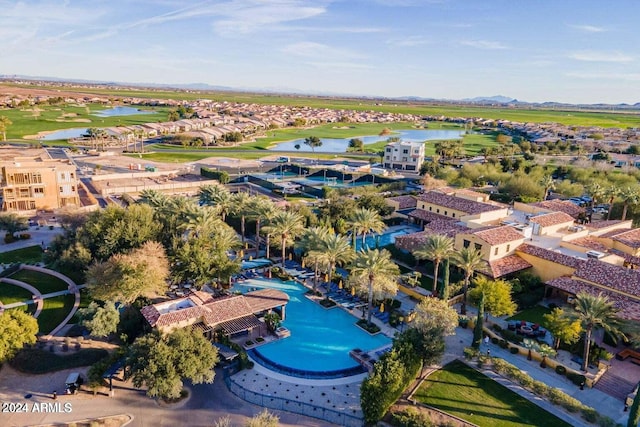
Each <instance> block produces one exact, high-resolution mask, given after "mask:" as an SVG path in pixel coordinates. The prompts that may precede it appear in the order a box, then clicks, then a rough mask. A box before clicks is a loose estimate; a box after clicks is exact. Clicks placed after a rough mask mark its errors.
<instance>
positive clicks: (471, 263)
mask: <svg viewBox="0 0 640 427" xmlns="http://www.w3.org/2000/svg"><path fill="white" fill-rule="evenodd" d="M483 262H484V261H483V259H482V254H481V253H480V251H478V250H477V249H476V248H471V247H468V248H462V249H460V250H459V251H458V252H456V253H455V254H453V263H454V264H455V265H456V266H458V267H459V268H460V269H462V271H464V285H463V287H462V291H463V296H462V307H461V308H460V312H461V313H462V314H467V291H468V290H469V280H470V279H471V276H473V273H474V272H475V271H476V270H477V269H478V268H480V267H481V266H482V264H483Z"/></svg>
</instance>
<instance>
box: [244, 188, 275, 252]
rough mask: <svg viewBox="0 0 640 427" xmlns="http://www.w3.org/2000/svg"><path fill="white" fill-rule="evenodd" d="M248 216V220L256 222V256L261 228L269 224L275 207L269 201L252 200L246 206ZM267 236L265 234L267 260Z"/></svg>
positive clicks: (261, 198)
mask: <svg viewBox="0 0 640 427" xmlns="http://www.w3.org/2000/svg"><path fill="white" fill-rule="evenodd" d="M248 209H249V215H248V218H250V219H253V220H255V222H256V255H257V254H258V252H259V251H260V238H261V237H260V236H261V228H262V225H263V224H265V223H266V224H269V222H270V221H271V220H272V219H273V217H274V216H275V215H276V213H277V211H276V207H275V205H274V204H273V202H272V201H271V199H266V198H263V197H257V198H253V200H252V201H251V203H250V204H249V206H248ZM269 236H270V234H267V236H266V237H267V241H266V247H267V248H266V249H267V258H269Z"/></svg>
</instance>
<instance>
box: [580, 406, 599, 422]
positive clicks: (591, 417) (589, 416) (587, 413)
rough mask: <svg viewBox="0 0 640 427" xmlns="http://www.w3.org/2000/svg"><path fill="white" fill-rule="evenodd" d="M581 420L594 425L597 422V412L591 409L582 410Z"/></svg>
mask: <svg viewBox="0 0 640 427" xmlns="http://www.w3.org/2000/svg"><path fill="white" fill-rule="evenodd" d="M581 412H582V418H584V419H585V420H587V421H588V422H590V423H595V422H596V421H597V420H598V416H599V414H598V412H597V411H596V410H595V409H593V408H582V410H581Z"/></svg>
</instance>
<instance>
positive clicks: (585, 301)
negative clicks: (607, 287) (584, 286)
mask: <svg viewBox="0 0 640 427" xmlns="http://www.w3.org/2000/svg"><path fill="white" fill-rule="evenodd" d="M617 312H618V311H617V309H616V308H615V307H614V306H613V302H611V301H609V299H608V298H607V297H606V296H604V295H602V294H598V295H597V296H596V295H591V294H587V293H584V292H580V293H579V294H578V295H576V298H575V302H574V306H573V310H572V312H571V317H572V318H574V319H577V320H579V321H580V323H581V324H582V329H583V330H584V353H583V355H582V359H583V360H582V370H583V371H586V370H587V366H588V365H589V345H590V343H591V333H592V332H593V331H594V330H595V329H604V330H605V331H606V332H608V333H609V334H610V335H613V336H614V337H624V334H623V333H622V331H621V330H620V329H619V325H620V323H619V321H618V318H617V317H616V314H617Z"/></svg>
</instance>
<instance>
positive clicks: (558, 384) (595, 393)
mask: <svg viewBox="0 0 640 427" xmlns="http://www.w3.org/2000/svg"><path fill="white" fill-rule="evenodd" d="M472 338H473V331H472V330H471V329H462V328H456V334H455V335H452V336H449V337H447V339H446V349H445V355H444V357H443V360H442V364H443V365H445V364H447V363H449V362H451V361H453V360H455V359H460V358H462V357H463V350H464V348H465V347H468V346H470V345H471V341H472ZM487 349H489V350H490V352H491V356H492V357H499V358H501V359H504V360H505V361H507V362H509V363H511V364H512V365H514V366H516V367H518V368H519V369H521V370H522V371H524V372H526V373H527V374H528V375H529V376H531V377H532V378H533V379H535V380H537V381H541V382H543V383H545V384H547V385H548V386H551V387H554V388H557V389H559V390H562V391H563V392H565V393H566V394H568V395H569V396H571V397H573V398H575V399H577V400H579V401H580V402H582V403H584V404H585V405H587V406H590V407H592V408H594V409H596V410H597V411H598V412H599V413H601V414H603V415H607V416H608V417H610V418H611V419H613V420H614V421H615V422H616V423H619V424H623V425H626V424H627V418H628V412H624V403H623V402H621V401H619V400H617V399H615V398H614V397H612V396H609V395H608V394H605V393H603V392H601V391H599V390H596V389H592V388H588V387H585V389H584V390H580V388H579V387H578V386H576V385H575V384H573V383H572V382H570V381H569V380H568V379H567V378H566V377H564V376H560V375H558V374H556V373H555V371H554V370H552V369H549V368H547V369H544V368H541V367H540V364H539V362H536V361H532V360H531V361H530V360H527V358H526V357H524V356H521V355H514V354H511V352H509V351H508V350H506V349H503V348H501V347H500V346H498V345H496V344H492V343H489V344H484V343H483V344H482V346H481V351H482V352H483V353H485V354H486V352H487ZM484 373H485V374H486V372H484ZM494 375H495V374H494ZM489 376H491V377H492V378H493V376H492V375H489ZM500 378H502V377H500ZM503 380H504V379H503ZM499 382H501V383H502V382H503V381H502V380H501V381H499ZM508 382H509V383H510V384H511V386H509V388H510V389H512V390H513V391H516V392H518V394H520V395H522V396H524V397H526V398H527V399H528V400H531V401H532V402H534V403H536V404H539V406H542V407H543V408H544V409H546V410H548V411H549V412H552V413H554V414H556V415H558V414H559V413H560V414H563V416H562V417H561V418H565V417H566V415H567V414H568V413H567V412H565V411H564V410H563V409H561V407H560V406H556V405H552V404H550V403H547V402H546V401H542V400H541V399H540V398H538V397H536V396H534V395H532V394H531V393H529V392H528V391H526V390H524V389H522V387H520V386H519V385H516V384H513V383H511V382H510V381H508ZM518 389H520V390H521V391H522V392H524V393H525V394H523V393H522V392H519V391H518ZM540 403H544V405H540ZM545 405H550V407H547V406H545ZM550 409H553V410H550ZM568 415H569V416H570V417H573V418H571V424H573V425H582V424H580V423H583V422H584V421H583V420H582V418H581V417H580V414H568ZM584 425H589V424H588V423H585V424H584Z"/></svg>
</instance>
